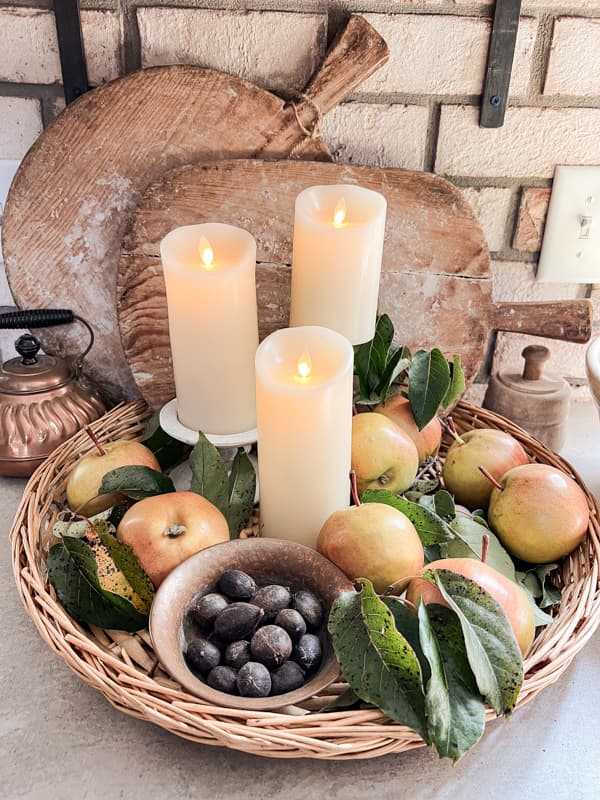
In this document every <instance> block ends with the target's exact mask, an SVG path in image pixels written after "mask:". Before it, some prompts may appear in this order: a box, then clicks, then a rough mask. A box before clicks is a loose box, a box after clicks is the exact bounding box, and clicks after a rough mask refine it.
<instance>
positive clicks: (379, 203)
mask: <svg viewBox="0 0 600 800" xmlns="http://www.w3.org/2000/svg"><path fill="white" fill-rule="evenodd" d="M386 209H387V202H386V199H385V197H383V195H381V194H379V193H378V192H373V191H371V190H370V189H363V188H362V187H360V186H351V185H346V184H343V185H338V186H312V187H311V188H309V189H305V190H304V191H303V192H300V194H299V195H298V197H297V198H296V213H295V221H294V252H293V258H292V298H291V311H290V325H292V326H295V325H323V326H325V327H327V328H332V329H333V330H335V331H338V332H339V333H341V334H343V335H344V336H346V338H347V339H349V340H350V342H351V343H352V344H362V343H363V342H367V341H369V340H370V339H372V338H373V336H374V334H375V321H376V317H377V300H378V295H379V276H380V274H381V258H382V254H383V237H384V233H385V215H386Z"/></svg>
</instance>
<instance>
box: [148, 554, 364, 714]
mask: <svg viewBox="0 0 600 800" xmlns="http://www.w3.org/2000/svg"><path fill="white" fill-rule="evenodd" d="M227 569H241V570H244V572H247V573H248V574H249V575H251V576H252V577H253V578H254V580H255V581H256V582H257V583H258V584H259V585H260V584H262V585H264V584H269V583H280V584H283V585H285V586H289V587H290V588H291V590H292V591H297V590H298V589H309V590H310V591H311V592H313V593H314V594H315V595H316V596H317V597H319V599H320V600H321V601H322V603H323V608H324V622H323V628H322V630H323V634H322V635H321V642H322V645H323V661H322V664H321V667H320V669H319V671H318V672H317V673H316V674H315V675H314V676H313V677H312V678H310V680H308V681H307V682H306V683H305V684H304V686H301V687H300V688H299V689H295V690H294V691H293V692H287V693H285V694H279V695H274V696H273V697H259V698H253V697H239V696H237V695H231V694H225V693H224V692H219V691H217V690H216V689H212V688H211V687H210V686H208V684H206V683H204V682H203V681H201V680H200V679H199V678H197V677H196V676H195V675H194V674H193V672H191V670H190V669H189V667H188V666H187V664H186V662H185V658H184V656H183V653H184V649H185V646H186V642H185V634H184V629H183V621H184V616H185V611H186V609H187V608H188V606H189V605H190V603H191V601H192V599H193V598H194V597H195V596H196V595H197V594H199V593H202V594H205V593H207V592H209V591H212V590H213V589H214V587H215V585H216V583H217V581H218V580H219V578H220V577H221V575H222V574H223V572H225V570H227ZM352 588H353V586H352V583H351V582H350V581H349V580H348V578H347V577H346V576H345V575H344V574H343V573H342V572H340V570H339V569H338V568H337V567H336V566H335V565H334V564H332V563H331V562H330V561H328V560H327V559H326V558H324V556H322V555H320V554H319V553H317V552H316V550H312V549H311V548H309V547H304V546H303V545H300V544H295V543H293V542H286V541H283V540H279V539H238V540H236V541H231V542H225V543H224V544H218V545H214V546H213V547H209V548H207V549H206V550H201V551H200V552H199V553H196V554H195V555H193V556H191V557H190V558H188V559H187V560H186V561H184V562H183V563H182V564H180V565H179V566H178V567H176V569H174V570H173V572H171V573H170V574H169V575H168V576H167V578H166V579H165V580H164V581H163V582H162V584H161V585H160V587H159V589H158V591H157V592H156V595H155V597H154V602H153V603H152V610H151V612H150V636H151V638H152V643H153V645H154V650H155V652H156V654H157V656H158V658H159V660H160V662H161V664H162V666H163V667H164V669H165V670H166V671H167V672H169V673H170V674H171V675H172V676H173V678H175V680H176V681H178V682H179V683H180V684H181V685H182V686H184V687H185V688H186V689H188V690H189V691H190V692H192V693H193V694H195V695H197V696H198V697H201V698H202V699H203V700H205V701H206V702H207V703H210V704H211V705H214V706H226V707H230V708H240V709H245V710H249V711H265V710H269V709H276V708H281V707H282V706H287V705H294V704H295V703H299V702H301V701H302V700H306V698H307V697H311V696H312V695H315V694H317V693H318V692H319V691H321V690H322V689H324V688H325V687H326V686H329V684H330V683H333V682H334V681H335V680H336V678H338V676H339V673H340V668H339V664H338V662H337V659H336V657H335V654H334V652H333V647H332V645H331V640H330V638H329V635H328V634H327V622H326V620H327V616H328V614H329V610H330V608H331V604H332V603H333V601H334V600H335V598H336V597H337V596H338V594H340V592H344V591H352Z"/></svg>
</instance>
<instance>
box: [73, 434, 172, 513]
mask: <svg viewBox="0 0 600 800" xmlns="http://www.w3.org/2000/svg"><path fill="white" fill-rule="evenodd" d="M92 438H94V440H95V437H93V435H92ZM95 441H96V447H97V449H96V450H95V451H94V452H92V453H89V454H88V455H87V456H83V457H82V458H81V459H80V460H79V461H78V462H77V464H76V465H75V467H74V469H73V471H72V472H71V474H70V476H69V481H68V483H67V503H68V505H69V508H70V509H71V510H72V511H76V512H77V513H79V514H82V515H83V516H84V517H91V516H92V515H93V514H99V513H100V512H101V511H105V510H106V509H107V508H110V507H111V506H114V505H116V504H117V503H118V502H119V501H120V500H122V499H123V496H122V495H120V494H115V493H112V494H101V495H98V492H99V491H100V484H101V483H102V478H103V477H104V476H105V475H106V473H107V472H110V471H111V470H113V469H117V468H118V467H132V466H142V467H150V469H155V470H157V471H160V464H159V463H158V461H157V460H156V456H155V455H154V453H153V452H152V451H151V450H149V449H148V448H147V447H146V446H145V445H143V444H141V443H140V442H132V441H129V440H126V439H120V440H117V441H115V442H109V443H108V444H102V445H100V444H99V442H97V440H95Z"/></svg>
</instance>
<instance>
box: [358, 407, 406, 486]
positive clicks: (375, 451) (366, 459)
mask: <svg viewBox="0 0 600 800" xmlns="http://www.w3.org/2000/svg"><path fill="white" fill-rule="evenodd" d="M418 468H419V454H418V453H417V448H416V447H415V444H414V442H413V441H412V439H411V438H410V436H408V434H406V433H404V431H403V430H402V429H401V428H399V427H398V426H397V425H396V423H395V422H392V420H391V419H388V418H387V417H386V416H384V415H383V414H377V413H376V412H367V413H364V414H355V416H354V417H352V469H353V470H354V472H355V473H356V482H357V485H358V491H359V493H360V494H362V493H363V492H364V491H365V490H366V489H389V491H390V492H393V493H394V494H397V493H399V492H404V491H406V489H408V488H409V487H410V486H412V484H413V483H414V480H415V477H416V475H417V470H418Z"/></svg>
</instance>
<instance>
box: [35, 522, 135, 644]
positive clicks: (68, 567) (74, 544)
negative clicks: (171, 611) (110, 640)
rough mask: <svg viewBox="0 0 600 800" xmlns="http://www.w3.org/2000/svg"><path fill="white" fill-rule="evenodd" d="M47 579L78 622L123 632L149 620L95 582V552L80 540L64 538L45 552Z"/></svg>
mask: <svg viewBox="0 0 600 800" xmlns="http://www.w3.org/2000/svg"><path fill="white" fill-rule="evenodd" d="M47 566H48V578H49V580H50V583H51V584H52V586H54V588H55V590H56V594H57V596H58V599H59V600H60V602H61V603H62V604H63V606H64V607H65V608H66V610H67V611H68V612H69V614H71V616H73V617H74V618H75V619H77V620H79V621H80V622H87V623H89V624H91V625H97V626H98V627H99V628H113V629H115V630H123V631H130V632H133V631H139V630H141V629H142V628H145V627H146V625H147V623H148V617H147V616H145V615H144V614H140V612H139V611H138V610H137V609H136V608H134V606H133V605H132V604H131V603H130V602H129V601H128V600H125V599H124V598H123V597H119V595H117V594H113V593H112V592H107V591H105V590H104V589H102V587H101V586H100V584H99V582H98V568H97V564H96V559H95V558H94V553H93V550H92V549H91V547H89V546H88V545H87V544H86V543H85V542H84V541H82V540H81V539H77V538H76V537H73V536H63V538H62V540H61V541H60V542H59V543H58V544H55V545H53V546H52V547H51V548H50V551H49V553H48V561H47Z"/></svg>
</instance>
